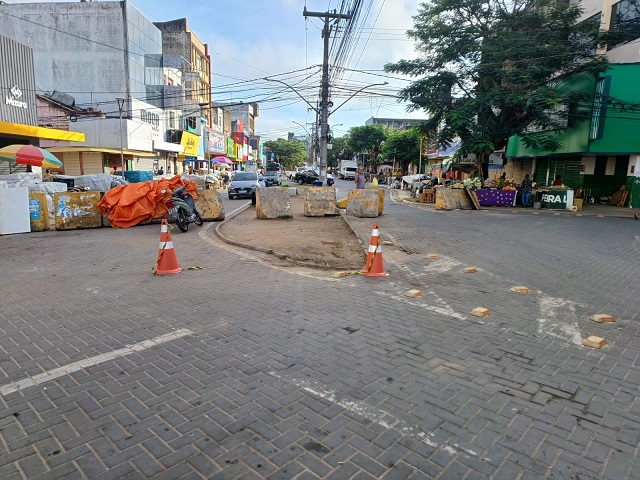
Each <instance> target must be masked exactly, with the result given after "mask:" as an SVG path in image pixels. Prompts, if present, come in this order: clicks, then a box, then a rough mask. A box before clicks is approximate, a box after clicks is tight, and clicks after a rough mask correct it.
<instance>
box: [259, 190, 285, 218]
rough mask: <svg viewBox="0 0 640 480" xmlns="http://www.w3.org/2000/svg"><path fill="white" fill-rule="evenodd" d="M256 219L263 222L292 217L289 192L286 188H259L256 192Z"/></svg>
mask: <svg viewBox="0 0 640 480" xmlns="http://www.w3.org/2000/svg"><path fill="white" fill-rule="evenodd" d="M256 192H257V194H256V217H257V218H259V219H261V220H268V219H271V218H288V217H291V215H292V214H291V202H290V201H289V190H288V189H287V188H285V187H269V188H258V189H257V190H256Z"/></svg>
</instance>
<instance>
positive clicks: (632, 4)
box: [609, 0, 640, 48]
mask: <svg viewBox="0 0 640 480" xmlns="http://www.w3.org/2000/svg"><path fill="white" fill-rule="evenodd" d="M609 29H610V30H614V29H615V30H625V31H626V32H627V33H628V36H626V37H627V38H625V39H621V40H620V41H619V42H618V43H617V44H618V45H619V44H621V43H625V42H627V41H629V40H630V39H632V38H638V37H640V5H638V4H637V3H636V1H635V0H622V1H621V2H618V3H616V4H614V5H613V6H612V7H611V24H610V26H609ZM614 46H615V45H611V46H610V47H609V48H612V47H614Z"/></svg>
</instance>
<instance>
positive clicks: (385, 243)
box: [382, 240, 393, 246]
mask: <svg viewBox="0 0 640 480" xmlns="http://www.w3.org/2000/svg"><path fill="white" fill-rule="evenodd" d="M382 245H386V246H390V245H393V242H390V241H389V240H385V241H384V242H382Z"/></svg>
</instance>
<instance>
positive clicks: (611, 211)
mask: <svg viewBox="0 0 640 480" xmlns="http://www.w3.org/2000/svg"><path fill="white" fill-rule="evenodd" d="M389 192H390V193H391V197H392V198H393V199H394V200H396V201H398V202H403V203H407V204H412V205H417V206H419V207H421V208H426V209H428V210H435V204H433V203H431V204H427V203H419V202H418V200H417V199H416V198H413V197H411V196H410V193H409V191H408V190H397V189H389ZM439 211H441V212H446V211H447V210H439ZM482 211H490V212H492V213H514V212H519V211H522V212H526V213H532V214H534V215H538V214H547V215H572V216H575V217H600V218H602V217H616V218H631V219H633V214H634V213H636V212H638V210H637V209H635V208H620V207H612V206H610V205H601V204H599V203H588V204H585V205H584V206H583V210H582V211H580V212H572V211H570V210H547V209H544V208H540V209H533V208H523V207H521V206H518V207H482Z"/></svg>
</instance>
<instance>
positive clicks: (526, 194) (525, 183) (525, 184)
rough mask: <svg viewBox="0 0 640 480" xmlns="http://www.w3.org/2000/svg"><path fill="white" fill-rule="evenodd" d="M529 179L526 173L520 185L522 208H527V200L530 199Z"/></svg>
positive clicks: (530, 183)
mask: <svg viewBox="0 0 640 480" xmlns="http://www.w3.org/2000/svg"><path fill="white" fill-rule="evenodd" d="M531 185H532V182H531V179H530V178H529V174H528V173H527V174H526V175H525V176H524V180H522V184H521V185H520V189H521V190H522V206H523V207H525V208H527V207H528V206H529V200H530V199H531Z"/></svg>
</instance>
